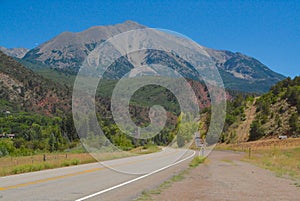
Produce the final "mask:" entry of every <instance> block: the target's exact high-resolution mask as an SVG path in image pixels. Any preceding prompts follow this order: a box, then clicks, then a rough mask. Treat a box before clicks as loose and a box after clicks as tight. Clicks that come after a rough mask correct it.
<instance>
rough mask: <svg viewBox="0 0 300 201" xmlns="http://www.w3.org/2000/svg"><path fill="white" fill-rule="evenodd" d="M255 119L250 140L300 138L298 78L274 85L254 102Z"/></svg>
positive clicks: (299, 79)
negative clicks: (279, 137)
mask: <svg viewBox="0 0 300 201" xmlns="http://www.w3.org/2000/svg"><path fill="white" fill-rule="evenodd" d="M256 107H257V109H256V118H255V120H254V121H253V123H252V125H251V130H250V138H249V139H250V140H256V139H260V138H271V137H278V136H279V135H287V136H288V137H300V77H299V76H298V77H295V78H294V79H291V78H287V79H285V80H283V81H281V82H279V83H277V84H276V85H274V86H273V87H272V88H271V90H270V92H269V93H267V94H264V95H262V96H261V97H260V98H259V99H258V100H257V102H256Z"/></svg>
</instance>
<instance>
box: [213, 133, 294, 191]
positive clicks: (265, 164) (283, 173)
mask: <svg viewBox="0 0 300 201" xmlns="http://www.w3.org/2000/svg"><path fill="white" fill-rule="evenodd" d="M216 149H217V150H233V151H242V152H245V158H244V161H247V162H250V163H253V164H256V165H258V166H260V167H262V168H265V169H268V170H271V171H273V172H274V173H275V174H276V175H277V176H280V177H286V178H290V179H292V180H294V183H295V184H296V185H299V184H300V183H299V182H300V138H294V139H293V138H290V139H285V140H278V139H270V140H260V141H253V142H246V143H241V144H229V145H226V144H220V145H218V146H217V147H216ZM299 186H300V185H299Z"/></svg>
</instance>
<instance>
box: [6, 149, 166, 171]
mask: <svg viewBox="0 0 300 201" xmlns="http://www.w3.org/2000/svg"><path fill="white" fill-rule="evenodd" d="M160 150H161V148H160V147H158V146H156V145H147V146H141V147H137V148H135V149H132V150H130V151H128V152H112V153H111V152H109V153H101V154H100V155H97V159H98V160H100V161H106V160H112V159H118V158H124V157H129V156H136V155H140V154H149V153H154V152H157V151H160ZM93 162H97V160H96V159H95V158H93V156H92V155H91V154H90V153H85V152H84V149H83V148H82V147H76V148H74V149H72V150H70V151H69V152H53V153H40V154H35V155H31V156H6V157H0V176H6V175H12V174H20V173H26V172H34V171H40V170H45V169H53V168H59V167H67V166H73V165H79V164H85V163H93Z"/></svg>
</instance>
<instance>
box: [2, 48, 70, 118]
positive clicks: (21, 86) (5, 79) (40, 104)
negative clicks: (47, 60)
mask: <svg viewBox="0 0 300 201" xmlns="http://www.w3.org/2000/svg"><path fill="white" fill-rule="evenodd" d="M0 86H1V88H0V100H1V102H2V104H1V105H0V106H1V108H0V109H1V111H3V110H5V109H9V108H12V106H13V107H14V110H25V111H31V112H38V113H42V114H48V115H50V114H56V113H59V112H64V111H67V110H70V103H71V102H70V100H71V99H70V97H71V96H70V95H71V94H70V90H69V88H67V87H65V86H61V85H60V84H58V83H55V82H53V81H51V80H48V79H45V78H44V77H42V76H40V75H37V74H36V73H34V72H33V71H32V70H29V69H27V68H25V67H24V66H22V65H21V64H20V63H18V62H16V61H15V60H14V59H13V58H11V57H9V56H7V55H5V54H4V53H3V52H1V51H0ZM9 105H10V106H9Z"/></svg>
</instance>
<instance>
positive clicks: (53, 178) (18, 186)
mask: <svg viewBox="0 0 300 201" xmlns="http://www.w3.org/2000/svg"><path fill="white" fill-rule="evenodd" d="M177 151H178V150H176V152H177ZM176 152H173V153H172V152H171V153H167V154H165V155H163V156H168V155H171V154H174V153H176ZM154 158H155V157H150V158H147V159H140V160H135V161H131V162H126V163H119V164H116V165H111V167H117V166H122V165H128V164H134V163H137V162H140V161H146V160H153V159H154ZM104 169H107V168H105V167H101V168H93V169H89V170H84V171H80V172H75V173H70V174H65V175H61V176H55V177H49V178H46V179H39V180H35V181H30V182H25V183H21V184H16V185H12V186H4V187H0V191H5V190H9V189H15V188H20V187H26V186H30V185H34V184H40V183H45V182H48V181H53V180H58V179H64V178H68V177H73V176H78V175H83V174H87V173H92V172H96V171H100V170H104Z"/></svg>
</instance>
